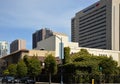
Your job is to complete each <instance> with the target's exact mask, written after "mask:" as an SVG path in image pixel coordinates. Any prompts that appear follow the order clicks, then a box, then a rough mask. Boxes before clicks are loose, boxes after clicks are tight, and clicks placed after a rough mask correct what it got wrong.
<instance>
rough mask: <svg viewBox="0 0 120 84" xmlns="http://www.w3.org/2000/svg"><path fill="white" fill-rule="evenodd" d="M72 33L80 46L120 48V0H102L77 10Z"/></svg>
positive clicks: (73, 19) (72, 24)
mask: <svg viewBox="0 0 120 84" xmlns="http://www.w3.org/2000/svg"><path fill="white" fill-rule="evenodd" d="M71 35H72V38H71V39H72V41H73V42H79V46H80V47H88V48H99V49H109V50H120V0H100V1H98V2H96V3H94V4H92V5H91V6H89V7H87V8H85V9H83V10H81V11H79V12H77V13H76V14H75V17H74V18H72V20H71Z"/></svg>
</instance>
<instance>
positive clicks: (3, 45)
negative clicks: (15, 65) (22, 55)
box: [0, 41, 8, 57]
mask: <svg viewBox="0 0 120 84" xmlns="http://www.w3.org/2000/svg"><path fill="white" fill-rule="evenodd" d="M7 54H8V43H7V42H6V41H0V57H2V56H5V55H7Z"/></svg>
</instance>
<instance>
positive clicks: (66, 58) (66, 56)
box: [64, 47, 71, 64]
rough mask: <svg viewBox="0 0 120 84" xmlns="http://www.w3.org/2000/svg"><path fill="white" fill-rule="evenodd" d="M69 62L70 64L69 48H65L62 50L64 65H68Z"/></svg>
mask: <svg viewBox="0 0 120 84" xmlns="http://www.w3.org/2000/svg"><path fill="white" fill-rule="evenodd" d="M70 62H71V58H70V48H69V47H65V48H64V64H66V63H70Z"/></svg>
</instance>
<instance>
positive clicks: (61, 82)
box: [55, 35, 63, 84]
mask: <svg viewBox="0 0 120 84" xmlns="http://www.w3.org/2000/svg"><path fill="white" fill-rule="evenodd" d="M55 37H57V38H58V39H59V40H60V51H61V52H60V53H61V54H60V55H61V80H60V84H63V71H62V64H63V61H62V57H63V42H62V37H59V36H56V35H55Z"/></svg>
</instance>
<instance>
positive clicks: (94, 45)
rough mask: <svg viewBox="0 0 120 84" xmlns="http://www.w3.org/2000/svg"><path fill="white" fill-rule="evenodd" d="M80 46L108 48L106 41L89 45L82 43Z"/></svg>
mask: <svg viewBox="0 0 120 84" xmlns="http://www.w3.org/2000/svg"><path fill="white" fill-rule="evenodd" d="M80 46H81V47H88V48H99V49H106V44H105V43H103V44H99V45H98V43H97V44H89V45H84V46H83V45H81V44H80Z"/></svg>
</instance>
